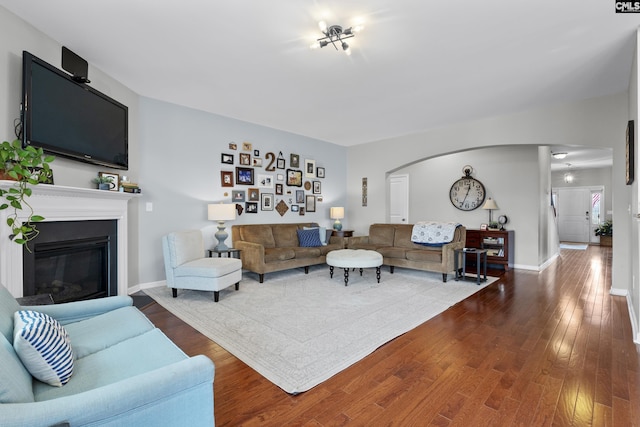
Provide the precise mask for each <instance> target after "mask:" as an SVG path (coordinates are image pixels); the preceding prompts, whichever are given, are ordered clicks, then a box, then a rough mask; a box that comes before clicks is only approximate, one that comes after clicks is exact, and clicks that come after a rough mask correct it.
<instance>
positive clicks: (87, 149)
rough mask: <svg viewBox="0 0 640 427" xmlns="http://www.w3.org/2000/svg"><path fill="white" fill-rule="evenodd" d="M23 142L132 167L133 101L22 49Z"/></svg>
mask: <svg viewBox="0 0 640 427" xmlns="http://www.w3.org/2000/svg"><path fill="white" fill-rule="evenodd" d="M22 66H23V68H22V71H23V76H22V123H23V143H24V144H25V145H33V146H35V147H42V149H43V150H45V151H46V152H49V153H53V154H56V155H60V156H63V157H68V158H71V159H76V160H80V161H83V162H88V163H94V164H98V165H103V166H108V167H112V168H115V169H128V167H129V155H128V116H129V109H128V108H127V106H125V105H123V104H121V103H119V102H118V101H116V100H114V99H112V98H110V97H108V96H107V95H105V94H103V93H101V92H99V91H97V90H95V89H93V88H91V87H89V86H87V85H86V84H84V83H81V82H76V81H74V80H73V77H72V76H70V75H69V74H67V73H65V72H64V71H61V70H58V69H57V68H55V67H54V66H52V65H50V64H48V63H46V62H45V61H43V60H41V59H39V58H37V57H36V56H34V55H32V54H30V53H29V52H26V51H25V52H23V54H22Z"/></svg>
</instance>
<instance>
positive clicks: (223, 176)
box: [220, 171, 233, 187]
mask: <svg viewBox="0 0 640 427" xmlns="http://www.w3.org/2000/svg"><path fill="white" fill-rule="evenodd" d="M220 183H221V185H222V186H223V187H233V172H231V171H220Z"/></svg>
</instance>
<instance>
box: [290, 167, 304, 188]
mask: <svg viewBox="0 0 640 427" xmlns="http://www.w3.org/2000/svg"><path fill="white" fill-rule="evenodd" d="M287 185H289V186H291V187H302V171H300V170H294V169H287Z"/></svg>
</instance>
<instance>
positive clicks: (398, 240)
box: [393, 225, 416, 249]
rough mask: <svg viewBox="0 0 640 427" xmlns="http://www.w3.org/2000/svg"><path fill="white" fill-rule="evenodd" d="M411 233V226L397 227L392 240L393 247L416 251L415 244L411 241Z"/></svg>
mask: <svg viewBox="0 0 640 427" xmlns="http://www.w3.org/2000/svg"><path fill="white" fill-rule="evenodd" d="M412 231H413V225H398V226H397V227H396V234H395V237H394V239H393V246H397V247H399V248H409V249H416V244H415V243H413V242H412V241H411V234H412V233H411V232H412Z"/></svg>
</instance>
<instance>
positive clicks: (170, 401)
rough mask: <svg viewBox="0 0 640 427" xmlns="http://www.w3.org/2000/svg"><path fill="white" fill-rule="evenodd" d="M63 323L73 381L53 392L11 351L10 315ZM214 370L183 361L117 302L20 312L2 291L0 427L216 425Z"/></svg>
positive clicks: (200, 359)
mask: <svg viewBox="0 0 640 427" xmlns="http://www.w3.org/2000/svg"><path fill="white" fill-rule="evenodd" d="M22 309H30V310H35V311H38V312H41V313H46V314H48V315H49V316H51V317H53V318H54V319H56V320H58V322H60V323H61V324H62V325H63V326H64V329H65V330H66V331H67V333H68V335H69V338H70V340H71V347H72V348H73V353H74V372H73V375H72V376H71V379H70V380H69V382H68V383H67V384H65V385H63V386H62V387H55V386H51V385H48V384H45V383H43V382H40V381H38V380H36V379H34V378H32V376H31V375H30V373H29V371H27V369H25V367H24V365H23V364H22V362H21V360H20V358H19V357H18V355H17V353H16V352H15V351H14V347H13V313H14V312H15V311H17V310H22ZM213 375H214V366H213V363H212V362H211V360H209V359H208V358H206V357H205V356H195V357H188V356H186V355H185V354H184V353H183V352H182V351H181V350H180V349H179V348H178V347H177V346H176V345H175V344H174V343H173V342H171V340H169V339H168V338H167V337H166V336H165V335H164V334H163V333H162V332H161V331H160V330H159V329H156V328H155V327H154V326H153V324H152V323H151V322H150V321H149V320H148V319H147V318H146V317H145V316H144V314H142V313H141V312H140V311H139V310H138V309H136V308H135V307H133V306H132V300H131V298H130V297H125V296H117V297H110V298H102V299H95V300H89V301H81V302H72V303H67V304H57V305H46V306H34V307H21V306H20V305H19V304H18V303H17V301H16V300H15V299H14V298H13V297H12V296H11V294H10V293H9V292H8V291H7V290H6V288H4V287H3V286H1V285H0V425H2V426H53V425H69V426H80V425H83V426H84V425H92V426H93V425H96V426H97V425H109V426H173V425H175V426H185V425H188V426H212V425H214V416H213Z"/></svg>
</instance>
